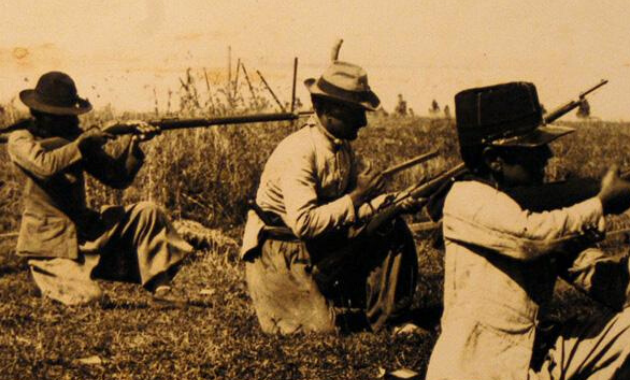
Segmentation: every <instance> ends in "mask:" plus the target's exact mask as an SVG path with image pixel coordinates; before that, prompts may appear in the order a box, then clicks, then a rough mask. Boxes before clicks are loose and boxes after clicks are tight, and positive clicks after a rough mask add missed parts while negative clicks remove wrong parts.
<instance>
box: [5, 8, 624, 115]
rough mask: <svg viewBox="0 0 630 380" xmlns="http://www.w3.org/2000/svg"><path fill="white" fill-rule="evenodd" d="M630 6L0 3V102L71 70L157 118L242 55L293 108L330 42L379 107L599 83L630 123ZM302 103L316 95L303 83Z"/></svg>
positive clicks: (604, 100)
mask: <svg viewBox="0 0 630 380" xmlns="http://www.w3.org/2000/svg"><path fill="white" fill-rule="evenodd" d="M629 19H630V3H628V2H627V0H610V1H606V0H601V1H588V0H544V1H543V0H530V1H526V2H525V1H519V2H517V1H513V0H474V1H473V0H458V1H455V0H415V1H406V0H391V1H382V0H378V1H373V0H361V1H342V0H337V1H332V0H319V1H312V0H309V1H291V2H288V1H286V0H282V1H280V0H268V1H262V0H261V1H253V0H250V1H244V0H179V1H174V0H173V1H171V0H124V1H123V0H106V1H105V0H91V1H86V0H83V1H78V0H47V1H31V2H24V1H18V0H3V1H2V2H1V3H0V103H6V102H10V101H12V100H13V101H14V103H15V104H19V100H16V97H17V94H18V93H19V91H20V90H23V89H25V88H32V87H34V86H35V84H36V82H37V78H39V76H40V75H41V74H43V73H45V72H47V71H51V70H58V71H64V72H67V73H68V74H70V75H71V76H72V77H73V78H74V79H75V82H76V83H77V87H78V88H79V93H80V95H82V96H84V97H87V98H89V99H90V101H91V102H92V103H93V104H94V106H95V107H96V108H99V107H104V106H106V105H108V104H111V105H112V106H113V107H114V108H115V109H117V110H121V111H122V110H131V111H147V110H151V109H153V107H154V105H155V98H156V96H157V98H158V103H159V104H160V106H161V107H163V104H164V102H165V98H166V97H167V94H168V91H169V90H171V91H174V92H177V90H178V88H179V78H180V77H183V76H184V74H185V71H186V69H187V68H188V67H191V68H192V69H193V70H195V72H201V71H200V70H203V69H205V70H206V71H207V72H209V73H210V74H211V75H212V77H213V78H217V79H216V80H223V79H225V77H226V76H227V66H228V48H230V49H231V58H232V64H233V65H234V64H235V62H236V60H237V59H240V60H241V61H242V62H243V63H244V64H245V65H246V67H247V69H248V71H249V74H250V76H252V77H253V76H254V75H253V73H254V72H255V70H256V69H258V70H260V71H261V72H262V73H263V74H264V75H265V77H266V79H267V81H268V82H269V84H270V85H271V87H272V88H273V89H274V91H275V92H276V93H277V94H278V96H279V97H280V98H281V99H283V100H284V101H288V100H289V99H290V95H291V80H292V78H291V77H292V69H293V58H294V57H298V58H299V62H300V64H299V72H298V80H299V81H300V82H302V81H303V80H304V79H306V78H309V77H317V76H319V75H320V74H321V73H322V72H323V71H324V70H325V69H326V67H327V66H328V65H329V63H330V51H331V47H332V45H333V44H334V42H335V41H336V39H338V38H343V40H344V44H343V46H342V48H341V53H340V59H341V60H344V61H349V62H352V63H356V64H359V65H361V66H362V67H364V68H365V69H366V71H367V72H368V76H369V81H370V85H371V87H372V88H373V90H374V91H375V92H376V93H377V94H378V95H379V96H380V98H381V99H382V102H383V106H384V107H385V108H386V109H388V110H392V109H393V107H394V106H395V104H396V100H397V95H398V94H399V93H400V94H402V95H403V96H404V97H405V99H406V100H407V101H408V104H409V106H410V107H412V108H414V110H415V112H416V113H417V114H426V113H427V109H428V108H429V106H430V104H431V101H432V100H433V99H436V100H437V101H438V102H439V103H440V104H441V105H444V104H449V105H450V107H451V108H452V107H453V97H454V95H455V94H456V93H457V92H459V91H461V90H464V89H467V88H471V87H478V86H485V85H492V84H497V83H501V82H507V81H515V80H519V81H531V82H534V83H535V84H536V86H537V88H538V92H539V97H540V99H541V101H542V102H543V103H544V104H545V107H546V108H547V109H549V110H551V109H553V108H555V107H556V106H560V105H561V103H564V102H566V101H568V100H570V99H572V98H575V97H577V95H578V94H579V93H580V92H581V91H583V90H584V89H586V88H587V87H590V86H592V85H595V84H596V83H598V82H599V81H600V80H601V79H608V80H609V81H610V83H609V84H608V85H607V86H605V87H603V88H602V89H600V90H599V91H598V92H596V93H594V94H592V96H591V97H590V98H589V101H590V104H591V109H592V113H593V115H595V116H598V117H601V118H602V119H610V120H618V119H625V120H630V96H628V95H629V94H630V49H629V47H630V27H629V26H628V25H629V24H628V20H629ZM298 90H299V91H298V95H299V96H300V98H302V99H306V98H307V97H308V95H307V92H306V90H305V89H304V87H303V86H302V85H300V86H298Z"/></svg>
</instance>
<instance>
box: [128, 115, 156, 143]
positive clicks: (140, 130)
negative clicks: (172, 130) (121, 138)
mask: <svg viewBox="0 0 630 380" xmlns="http://www.w3.org/2000/svg"><path fill="white" fill-rule="evenodd" d="M125 124H127V125H129V126H133V127H134V128H135V129H136V130H135V132H134V134H133V139H134V141H135V142H144V141H149V140H151V139H152V138H154V137H155V136H157V135H159V134H160V133H161V132H162V130H161V129H160V127H158V126H155V125H151V124H149V123H147V122H145V121H142V120H129V121H126V122H125Z"/></svg>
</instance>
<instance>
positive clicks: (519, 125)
mask: <svg viewBox="0 0 630 380" xmlns="http://www.w3.org/2000/svg"><path fill="white" fill-rule="evenodd" d="M455 115H456V120H457V134H458V137H459V143H460V145H461V146H471V145H480V144H483V145H491V146H522V147H531V148H533V147H537V146H542V145H545V144H548V143H550V142H552V141H553V140H555V139H557V138H559V137H561V136H564V135H566V134H569V133H571V132H574V131H575V130H574V129H573V128H568V127H560V126H554V125H545V124H544V121H543V117H542V107H541V105H540V102H539V100H538V92H537V91H536V86H534V84H533V83H529V82H510V83H503V84H498V85H494V86H489V87H480V88H472V89H468V90H464V91H462V92H460V93H458V94H457V95H455Z"/></svg>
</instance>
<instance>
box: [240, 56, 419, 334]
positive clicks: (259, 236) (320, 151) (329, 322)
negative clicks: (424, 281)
mask: <svg viewBox="0 0 630 380" xmlns="http://www.w3.org/2000/svg"><path fill="white" fill-rule="evenodd" d="M305 84H306V86H307V88H308V90H309V91H310V93H311V95H312V101H313V107H314V109H315V112H316V115H314V116H313V117H311V118H310V120H308V122H307V123H306V125H304V126H303V128H302V129H300V130H298V131H297V132H295V133H293V134H291V135H290V136H288V137H287V138H286V139H284V140H283V141H282V142H281V143H280V144H279V145H278V147H277V148H276V149H275V150H274V152H273V153H272V155H271V157H270V158H269V160H268V161H267V164H266V165H265V169H264V171H263V173H262V176H261V179H260V187H259V188H258V193H257V197H256V204H257V205H256V206H255V209H257V211H258V212H254V211H250V212H249V214H248V219H247V224H246V227H245V233H244V237H243V247H242V257H243V259H244V260H245V262H246V276H247V284H248V289H249V294H250V296H251V298H252V301H253V304H254V308H255V309H256V313H257V316H258V320H259V322H260V324H261V327H262V329H263V331H265V332H280V333H293V332H296V331H324V332H331V331H336V330H337V328H338V327H340V326H339V324H341V325H342V327H345V328H349V329H352V328H353V327H348V326H343V324H344V322H347V319H343V321H342V320H340V319H339V318H337V317H338V316H339V315H341V314H339V312H340V310H342V309H339V308H337V307H338V306H339V307H342V308H344V310H347V309H348V308H352V309H357V310H359V313H358V314H357V315H358V316H359V318H357V319H358V320H361V319H363V322H364V324H365V326H366V327H367V328H370V329H372V330H378V329H381V328H383V327H384V326H386V325H387V324H388V323H389V322H391V321H392V320H394V319H395V318H396V317H397V316H399V315H400V314H402V313H404V311H406V310H407V309H408V307H409V306H410V303H411V300H412V298H413V294H414V291H415V286H416V276H417V256H416V252H415V246H414V242H413V239H412V237H411V235H410V233H409V230H408V229H407V227H406V225H405V224H404V223H403V222H402V221H397V222H396V223H394V227H393V228H392V229H391V230H390V231H387V232H385V233H384V234H383V235H379V236H375V237H373V238H370V239H369V240H368V241H367V242H364V243H361V244H352V243H351V241H350V239H349V238H348V235H349V231H350V230H351V229H352V228H353V227H354V226H356V225H358V224H360V223H361V222H362V221H365V220H367V219H369V217H370V216H371V215H372V213H373V209H374V208H375V207H376V204H375V203H370V200H372V199H373V198H374V197H375V196H377V195H378V194H379V193H380V192H381V191H382V188H383V185H384V183H383V178H382V176H381V175H379V174H378V173H374V172H373V171H371V170H370V169H369V168H368V170H366V171H364V172H362V173H358V172H357V166H356V159H355V156H354V152H353V150H352V147H351V145H350V142H351V141H353V140H355V139H356V138H357V135H358V132H359V129H361V128H363V127H365V125H366V123H367V120H366V111H373V110H375V109H376V107H378V105H379V103H380V102H379V99H378V97H377V96H376V95H375V94H374V92H372V90H371V89H370V87H369V86H368V80H367V74H366V73H365V71H364V70H363V69H362V68H360V67H359V66H356V65H354V64H350V63H346V62H340V61H335V62H333V64H332V65H331V66H330V67H329V68H328V70H326V72H325V73H324V74H323V75H322V76H321V77H320V78H319V79H317V80H316V79H308V80H306V82H305ZM379 199H381V200H382V197H381V198H379ZM407 206H408V207H407V209H411V208H413V206H414V204H413V201H410V202H409V204H408V205H407ZM344 250H345V251H347V250H352V253H353V255H354V256H353V259H352V260H350V261H351V262H348V263H345V264H343V265H340V267H339V268H336V269H337V270H338V272H340V273H341V275H340V278H339V279H338V281H335V283H334V284H332V285H333V286H331V287H328V286H326V285H325V284H322V283H321V282H318V281H316V280H315V278H314V276H313V271H314V270H315V267H314V265H315V264H316V263H317V262H318V261H319V260H321V259H322V258H325V257H327V256H328V255H336V254H340V252H343V251H344ZM358 325H360V323H358V324H357V325H354V326H358Z"/></svg>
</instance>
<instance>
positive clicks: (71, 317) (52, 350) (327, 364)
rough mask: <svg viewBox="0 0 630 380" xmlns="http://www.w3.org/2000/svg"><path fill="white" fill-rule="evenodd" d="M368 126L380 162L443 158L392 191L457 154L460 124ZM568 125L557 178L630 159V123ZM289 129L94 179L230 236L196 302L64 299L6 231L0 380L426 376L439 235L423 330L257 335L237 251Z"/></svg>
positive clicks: (175, 151) (583, 305) (424, 263)
mask: <svg viewBox="0 0 630 380" xmlns="http://www.w3.org/2000/svg"><path fill="white" fill-rule="evenodd" d="M111 116H112V115H105V116H103V118H107V117H111ZM123 116H124V115H123ZM128 116H129V115H128ZM89 121H90V120H87V121H86V123H87V122H89ZM370 125H371V126H370V127H369V128H367V129H365V130H364V131H362V133H361V135H360V139H359V140H358V141H357V143H356V149H357V151H358V152H359V155H360V156H363V157H365V158H367V159H369V160H371V161H373V162H374V164H375V166H376V167H378V168H385V167H387V166H389V165H391V164H393V163H395V162H400V161H403V160H405V159H407V158H410V157H412V156H414V155H417V154H420V153H422V152H425V151H427V150H429V149H432V148H436V149H439V150H440V152H441V153H442V155H441V158H440V159H437V160H434V161H432V162H430V163H429V164H427V165H425V166H423V167H420V168H416V169H414V170H410V171H409V172H407V173H405V174H403V175H400V176H399V177H397V178H396V179H395V181H394V182H393V183H392V184H390V188H391V189H392V190H395V189H400V188H402V187H404V186H405V185H407V184H409V183H411V182H413V181H415V180H418V179H419V178H421V177H423V176H425V175H427V174H431V173H436V172H437V171H439V170H441V169H444V168H447V167H450V166H452V165H454V164H455V163H456V162H457V160H458V158H457V152H456V151H455V146H456V138H455V135H454V127H453V123H452V121H449V120H444V119H422V118H396V117H375V118H372V119H371V120H370ZM573 125H574V126H575V127H576V128H577V129H578V132H577V133H576V134H574V135H572V136H569V137H567V138H565V139H564V140H563V141H561V142H558V143H554V150H555V151H556V152H557V154H558V157H557V158H555V159H554V160H553V162H552V163H551V165H550V169H549V175H550V177H551V178H563V177H566V176H570V175H587V176H598V175H600V174H602V172H603V171H604V170H605V168H606V167H607V166H608V165H610V164H611V163H613V162H618V163H620V164H621V165H622V166H626V167H630V155H629V154H627V153H626V149H627V147H628V146H630V125H627V124H619V123H603V122H585V123H579V124H577V123H576V124H573ZM295 128H297V126H291V125H289V124H288V123H274V124H269V125H265V126H260V125H249V126H244V127H227V128H214V129H209V130H196V131H183V132H174V133H165V134H163V135H162V136H160V137H158V138H156V139H155V140H154V141H152V142H150V143H148V144H147V146H146V149H145V151H146V152H147V163H146V165H145V167H144V168H143V170H142V171H141V173H140V176H139V178H138V179H137V181H136V183H135V184H134V185H133V186H132V187H131V188H130V189H128V190H126V191H125V192H118V191H111V190H107V189H105V188H103V187H102V186H100V185H98V184H96V183H94V182H92V181H91V182H90V183H89V188H88V195H89V202H90V204H91V205H92V206H94V207H97V206H99V205H102V204H108V203H128V202H133V201H137V200H141V199H145V200H153V201H156V202H158V203H159V204H161V205H162V206H163V207H164V208H165V209H166V210H167V211H168V212H169V214H170V215H171V216H172V217H173V218H174V219H179V218H185V219H193V220H196V221H198V222H201V223H203V224H204V225H205V226H206V227H208V228H211V229H213V230H215V231H216V234H217V236H219V237H221V236H222V237H223V238H221V239H217V243H216V244H214V245H212V246H211V247H210V248H208V249H206V250H202V251H198V252H196V254H195V257H194V258H193V259H191V260H190V261H189V262H188V263H187V264H186V265H185V266H184V268H183V269H182V271H181V272H180V274H179V275H178V277H177V278H176V282H175V285H176V287H178V288H180V289H183V290H184V291H186V292H187V293H189V294H191V295H193V296H194V297H195V298H196V299H198V301H197V302H195V304H194V305H191V306H190V307H188V308H184V309H177V308H171V309H169V308H163V307H159V306H156V305H154V304H152V303H151V302H150V299H149V297H148V294H146V293H144V292H143V291H142V290H141V289H139V287H138V286H135V285H130V284H120V283H106V282H103V283H102V286H103V288H104V290H105V293H106V298H105V299H104V300H103V301H102V302H101V303H99V304H97V305H92V306H86V307H64V306H61V305H58V304H55V303H53V302H51V301H49V300H46V299H41V298H40V297H38V296H37V295H36V291H35V288H34V286H33V285H32V284H31V281H30V280H29V278H28V271H27V267H26V263H25V262H24V260H23V259H20V258H18V257H17V256H16V255H15V254H14V251H13V245H14V244H15V240H14V239H12V238H3V239H2V240H0V378H1V379H44V378H50V379H84V378H90V379H92V378H94V379H198V378H206V379H371V378H377V377H379V376H381V374H382V371H383V370H387V371H390V370H394V369H398V368H401V367H407V368H410V369H413V370H415V371H417V372H420V373H424V371H425V369H426V364H427V361H428V357H429V353H430V349H431V347H432V345H433V344H434V342H435V339H436V337H437V333H438V330H439V329H438V327H437V323H436V322H437V320H436V318H435V317H436V313H435V311H436V309H438V308H439V306H440V303H441V297H442V288H441V282H442V270H443V267H442V258H443V252H441V251H440V250H438V249H435V248H433V246H432V242H433V239H434V236H433V235H432V233H431V232H429V233H424V234H423V235H419V236H417V248H418V252H419V264H420V282H419V285H418V291H417V297H416V300H415V302H414V313H413V318H414V320H415V321H416V322H418V323H419V324H420V325H421V326H422V329H421V331H419V332H417V333H415V334H411V335H406V336H394V335H392V334H391V332H389V331H384V332H381V333H379V334H368V333H358V334H353V335H349V336H327V335H317V334H309V335H305V334H299V335H295V336H290V337H282V336H269V335H265V334H262V333H261V332H260V330H259V328H258V325H257V321H256V318H255V314H254V311H253V309H252V307H251V305H250V302H249V299H248V296H247V293H246V290H245V283H244V279H243V265H242V263H240V262H239V261H238V260H237V251H238V245H239V244H240V235H241V232H242V225H243V221H244V220H243V218H244V215H245V200H246V199H247V198H248V197H252V196H253V194H254V191H255V189H256V186H257V180H258V176H259V175H260V172H261V169H262V165H263V164H264V162H265V160H266V158H267V157H268V155H269V154H270V153H271V150H272V149H273V147H274V146H275V145H276V144H277V143H278V142H279V141H280V140H281V139H282V138H283V137H284V136H286V135H287V134H289V133H290V132H291V131H293V130H295ZM0 170H1V172H0V194H1V195H2V197H0V234H2V233H7V232H11V231H15V230H16V228H17V225H18V221H19V211H20V202H19V199H20V195H21V184H22V181H21V179H20V177H19V175H18V174H19V173H17V172H16V170H15V169H14V168H13V167H12V166H11V165H10V164H9V162H8V159H7V154H6V151H5V149H4V148H2V149H0ZM617 250H618V249H617ZM557 293H558V294H557V296H556V298H555V300H554V303H553V305H552V307H551V309H550V314H551V315H553V316H555V317H557V318H568V317H570V316H571V315H574V314H581V315H583V314H584V313H590V312H593V311H594V310H595V309H594V307H593V305H592V304H591V303H590V301H588V300H586V299H584V298H583V297H582V296H580V295H579V294H578V293H577V292H575V291H573V290H571V289H569V288H568V287H566V286H564V285H560V286H559V288H558V292H557Z"/></svg>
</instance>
